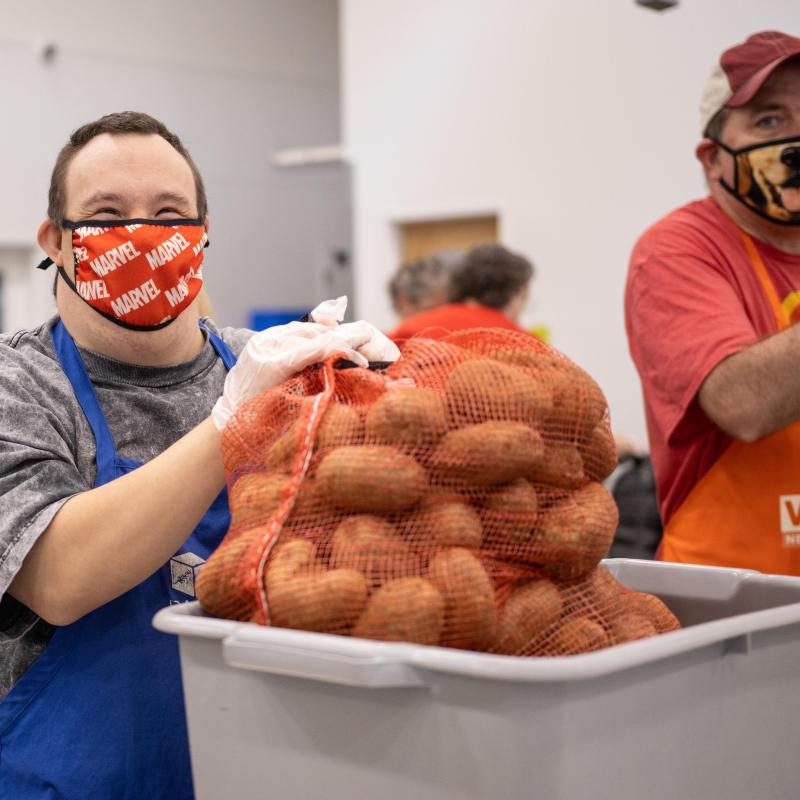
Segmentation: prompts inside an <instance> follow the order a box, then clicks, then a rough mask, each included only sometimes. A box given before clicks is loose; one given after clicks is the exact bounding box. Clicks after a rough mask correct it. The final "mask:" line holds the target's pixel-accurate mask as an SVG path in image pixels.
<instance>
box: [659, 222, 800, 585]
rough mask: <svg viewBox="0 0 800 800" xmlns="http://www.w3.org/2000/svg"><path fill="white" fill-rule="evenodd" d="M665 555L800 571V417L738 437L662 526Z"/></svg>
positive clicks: (774, 297) (751, 249)
mask: <svg viewBox="0 0 800 800" xmlns="http://www.w3.org/2000/svg"><path fill="white" fill-rule="evenodd" d="M740 233H741V235H742V238H743V239H744V244H745V247H746V248H747V253H748V255H749V256H750V261H751V263H752V265H753V269H754V270H755V273H756V275H757V276H758V279H759V282H760V283H761V286H762V287H763V289H764V293H765V294H766V296H767V298H768V300H769V302H770V305H771V306H772V310H773V313H774V314H775V319H776V321H777V329H778V330H779V331H780V330H784V329H785V328H788V327H789V321H788V319H787V317H786V314H785V313H784V310H783V308H782V307H781V303H780V300H779V299H778V293H777V292H776V291H775V286H774V285H773V283H772V280H771V279H770V277H769V274H768V273H767V270H766V267H765V266H764V262H763V260H762V259H761V255H760V254H759V252H758V250H757V249H756V247H755V244H754V243H753V240H752V239H751V238H750V237H749V236H748V235H747V234H746V233H744V231H740ZM660 557H661V558H662V559H663V560H664V561H679V562H686V563H691V564H710V565H715V566H721V567H743V568H748V569H756V570H759V571H760V572H769V573H778V574H782V575H800V422H796V423H793V424H791V425H789V426H787V427H785V428H782V429H781V430H778V431H775V432H774V433H772V434H770V435H769V436H766V437H764V438H763V439H759V440H758V441H756V442H741V441H734V442H733V443H732V444H731V445H730V446H729V447H728V449H727V450H726V451H725V452H724V453H723V454H722V456H720V458H719V460H718V461H717V462H716V463H715V464H714V466H713V467H711V469H710V470H709V471H708V472H707V473H706V474H705V475H703V477H702V478H701V479H700V480H699V481H698V482H697V484H696V485H695V487H694V488H693V489H692V491H691V492H690V493H689V495H688V496H687V498H686V499H685V500H684V501H683V503H682V504H681V505H680V507H679V508H678V510H677V511H676V512H675V514H674V515H673V516H672V518H671V519H670V521H669V523H668V524H667V526H666V527H665V528H664V537H663V540H662V544H661V548H660Z"/></svg>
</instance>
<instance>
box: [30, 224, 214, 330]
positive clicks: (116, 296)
mask: <svg viewBox="0 0 800 800" xmlns="http://www.w3.org/2000/svg"><path fill="white" fill-rule="evenodd" d="M64 227H65V228H69V229H71V230H72V253H73V260H74V263H75V280H74V282H73V280H72V279H71V278H70V277H69V275H67V273H66V271H65V270H64V268H63V267H57V269H58V272H59V274H60V275H61V277H62V278H63V279H64V282H65V283H66V284H67V286H69V288H70V289H72V291H73V292H75V293H76V294H77V295H78V296H80V297H81V299H83V300H84V301H85V302H86V303H87V304H88V305H90V306H91V307H92V308H93V309H94V310H95V311H97V312H98V313H99V314H102V315H103V316H104V317H105V318H106V319H108V320H111V322H114V323H116V324H117V325H121V326H122V327H124V328H130V329H133V330H141V331H152V330H157V329H158V328H163V327H165V326H166V325H169V324H170V323H171V322H174V321H175V319H176V318H177V317H178V315H179V314H180V313H181V312H182V311H183V310H184V309H186V307H187V306H188V305H189V304H190V303H191V302H192V301H193V300H194V298H195V297H196V296H197V293H198V292H199V291H200V289H201V287H202V286H203V268H202V264H203V248H204V247H207V246H208V236H207V235H206V231H205V226H204V224H203V220H200V219H192V220H185V219H170V220H152V219H126V220H121V221H117V220H114V221H113V222H111V221H106V220H102V221H100V220H86V221H84V222H70V221H68V220H65V221H64ZM52 263H53V262H52V261H51V260H50V259H49V258H46V259H44V261H42V263H41V264H39V268H40V269H47V267H49V266H50V264H52Z"/></svg>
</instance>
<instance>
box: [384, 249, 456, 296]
mask: <svg viewBox="0 0 800 800" xmlns="http://www.w3.org/2000/svg"><path fill="white" fill-rule="evenodd" d="M461 257H462V254H461V253H459V252H456V251H452V250H442V251H440V252H438V253H431V254H430V255H427V256H424V257H423V258H419V259H417V260H416V261H407V262H406V263H405V264H401V265H400V267H399V268H398V269H397V272H395V273H394V275H392V278H391V280H390V281H389V296H390V297H391V298H392V305H393V306H394V307H395V310H396V309H397V306H398V302H399V301H400V300H401V299H405V300H406V301H407V302H409V303H410V304H411V305H412V306H415V307H417V308H419V310H422V309H423V308H427V307H428V301H429V300H430V299H431V297H433V298H434V299H435V297H436V295H437V294H439V293H441V294H442V296H444V294H445V292H446V290H447V286H448V283H449V280H450V272H451V271H452V269H453V267H454V266H455V264H456V263H458V261H459V260H460V259H461ZM439 302H444V301H443V300H440V301H439Z"/></svg>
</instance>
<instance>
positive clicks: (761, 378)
mask: <svg viewBox="0 0 800 800" xmlns="http://www.w3.org/2000/svg"><path fill="white" fill-rule="evenodd" d="M701 131H702V136H703V139H702V141H701V142H700V144H699V145H698V146H697V150H696V155H697V158H698V159H699V160H700V162H701V164H702V166H703V170H704V172H705V176H706V180H707V183H708V185H709V189H710V196H709V197H707V198H705V199H703V200H699V201H696V202H693V203H689V204H688V205H685V206H683V207H682V208H679V209H677V210H675V211H673V212H671V213H670V214H668V215H667V216H666V217H664V218H663V219H661V220H660V221H659V222H657V223H656V224H655V225H653V226H652V227H651V228H650V229H648V230H647V231H646V232H645V233H644V234H643V236H642V237H641V238H640V239H639V241H638V242H637V244H636V246H635V248H634V250H633V254H632V256H631V261H630V267H629V272H628V280H627V286H626V293H625V316H626V328H627V333H628V341H629V346H630V351H631V355H632V357H633V360H634V362H635V364H636V367H637V369H638V371H639V375H640V377H641V381H642V388H643V393H644V401H645V410H646V416H647V426H648V434H649V439H650V448H651V455H652V459H653V465H654V469H655V474H656V481H657V485H658V493H659V502H660V509H661V516H662V518H663V521H664V525H665V529H664V536H663V540H662V547H661V555H662V557H663V558H664V559H666V560H669V561H679V562H690V563H701V564H713V565H720V566H726V567H742V568H751V569H757V570H761V571H764V572H774V573H782V574H794V575H798V574H800V370H798V369H797V367H796V363H797V355H798V354H800V327H798V326H797V325H796V324H795V323H796V322H797V321H798V320H799V319H800V38H796V37H792V36H788V35H786V34H783V33H779V32H775V31H769V32H762V33H758V34H754V35H753V36H751V37H749V38H748V39H747V40H746V41H744V42H742V43H740V44H738V45H736V46H734V47H731V48H730V49H728V50H726V51H725V52H724V53H723V54H722V56H721V58H720V62H719V64H718V66H717V68H716V69H715V70H714V72H713V73H712V75H711V77H710V79H709V81H708V84H707V85H706V88H705V90H704V94H703V100H702V103H701Z"/></svg>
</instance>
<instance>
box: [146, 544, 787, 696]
mask: <svg viewBox="0 0 800 800" xmlns="http://www.w3.org/2000/svg"><path fill="white" fill-rule="evenodd" d="M604 563H605V565H606V566H607V567H608V568H609V569H610V570H611V571H612V573H614V574H616V575H617V576H618V577H621V578H623V583H624V577H625V572H626V571H628V572H630V571H631V569H633V570H634V571H638V572H642V571H648V572H650V573H651V575H656V574H658V573H659V572H660V573H662V574H668V573H669V570H670V567H675V566H680V568H681V570H682V572H683V573H684V574H691V573H695V574H694V575H693V578H695V579H698V580H700V581H702V583H703V584H704V585H705V586H709V587H710V588H711V590H712V594H715V595H716V596H720V593H722V594H723V595H724V594H727V593H728V592H729V591H731V588H732V587H733V588H734V589H735V588H736V587H738V586H740V585H741V583H742V582H750V581H756V582H759V583H764V582H766V583H777V584H786V585H791V586H792V587H797V588H800V578H793V577H789V576H778V575H764V574H762V573H758V572H754V571H752V570H730V569H725V568H720V567H704V566H697V565H683V564H682V565H670V564H667V563H665V562H636V561H635V560H634V559H608V560H607V561H606V562H604ZM711 578H714V579H715V580H710V579H711ZM153 624H154V626H155V627H156V628H157V629H158V630H160V631H162V632H164V633H171V634H176V635H178V636H185V637H192V638H200V639H210V640H218V641H221V642H222V643H223V644H225V645H230V644H234V645H235V646H236V647H237V648H238V650H239V651H244V652H247V651H248V650H250V651H251V652H256V651H260V652H261V653H262V654H263V653H267V654H268V653H269V652H273V653H274V654H276V656H278V655H280V657H281V658H282V659H284V660H285V657H286V656H287V655H290V656H291V657H292V659H293V661H294V662H298V663H299V661H301V660H302V659H303V657H307V658H309V659H312V658H314V657H316V656H320V655H325V656H326V657H329V658H334V659H339V660H343V661H347V662H348V663H350V664H357V665H358V666H359V667H360V668H361V670H362V672H363V670H367V671H368V670H369V668H370V667H371V666H374V667H376V668H378V667H379V666H380V667H381V668H385V666H386V665H387V664H392V665H405V666H407V667H409V668H412V669H414V670H415V671H422V672H425V673H447V674H450V675H461V676H465V677H472V678H479V679H481V680H495V681H516V682H523V683H531V682H558V683H563V682H571V681H582V680H590V679H593V678H600V677H603V676H606V675H611V674H614V673H618V672H622V671H625V670H629V669H633V668H635V667H638V666H642V665H645V664H650V663H653V662H656V661H663V660H666V659H670V658H674V657H676V656H678V655H681V654H685V653H689V652H692V651H696V650H699V649H702V648H705V647H717V648H721V649H722V652H723V654H731V655H736V657H741V656H746V654H747V653H748V652H749V651H750V648H751V645H752V642H751V636H752V634H754V633H757V632H759V631H765V630H771V629H774V628H780V627H784V626H789V625H797V624H800V602H797V603H790V604H786V605H780V606H776V607H773V608H768V609H763V610H759V611H752V612H748V613H745V614H739V615H736V616H733V617H727V618H723V619H718V620H712V621H709V622H703V623H699V624H697V625H691V626H689V627H686V628H682V629H680V630H677V631H672V632H669V633H664V634H661V635H659V636H653V637H650V638H647V639H640V640H637V641H634V642H629V643H626V644H621V645H615V646H613V647H609V648H606V649H603V650H599V651H596V652H592V653H585V654H581V655H574V656H551V657H520V656H507V655H496V654H492V653H477V652H470V651H466V650H458V649H454V648H446V647H431V646H424V645H416V644H410V643H403V642H378V641H370V640H364V639H354V638H351V637H347V636H336V635H332V634H323V633H310V632H306V631H295V630H289V629H284V628H269V627H264V626H260V625H256V624H254V623H250V622H235V621H231V620H223V619H217V618H214V617H210V616H206V615H205V613H204V612H203V610H202V608H201V607H200V605H199V603H196V602H194V603H193V602H189V603H181V604H179V605H173V606H169V607H167V608H164V609H161V610H160V611H159V612H158V613H157V614H156V615H155V617H154V619H153ZM267 660H268V658H267ZM234 666H241V665H234ZM249 668H251V669H262V670H264V671H267V672H269V671H273V670H270V669H269V668H268V667H265V666H255V664H254V665H251V666H250V667H249ZM274 671H277V670H274ZM298 677H311V676H309V675H304V676H303V675H298ZM430 677H431V679H432V678H433V676H432V675H431V676H430ZM426 682H431V681H426Z"/></svg>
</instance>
